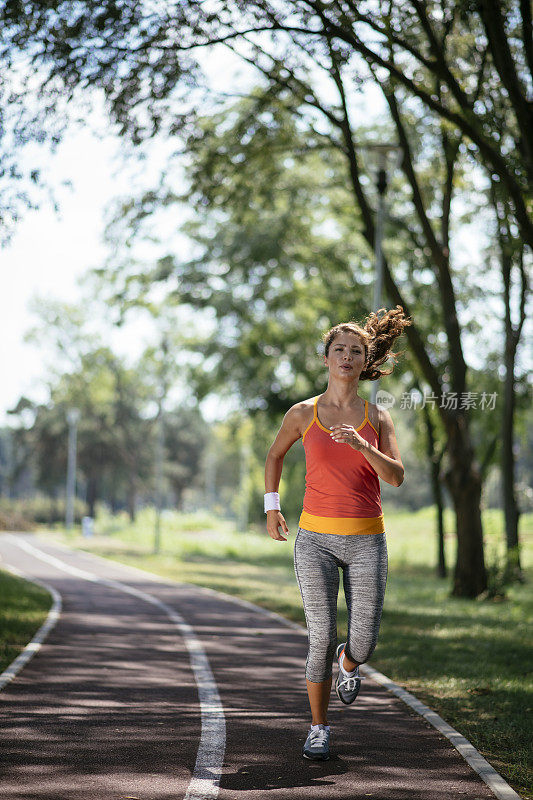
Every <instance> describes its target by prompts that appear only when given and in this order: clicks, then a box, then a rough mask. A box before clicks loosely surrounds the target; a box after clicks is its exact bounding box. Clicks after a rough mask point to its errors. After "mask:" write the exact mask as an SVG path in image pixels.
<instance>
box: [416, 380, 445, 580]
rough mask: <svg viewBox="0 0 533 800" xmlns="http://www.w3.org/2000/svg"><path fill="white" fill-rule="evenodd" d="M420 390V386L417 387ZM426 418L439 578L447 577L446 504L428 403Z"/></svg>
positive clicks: (425, 412) (440, 457)
mask: <svg viewBox="0 0 533 800" xmlns="http://www.w3.org/2000/svg"><path fill="white" fill-rule="evenodd" d="M416 388H417V389H418V390H419V391H422V390H421V389H420V386H418V385H417V387H416ZM424 420H425V423H426V432H427V439H426V441H427V454H428V460H429V463H430V471H431V493H432V495H433V502H434V503H435V507H436V509H437V575H438V577H439V578H445V577H446V557H445V554H444V504H443V500H442V487H441V483H440V481H441V477H440V466H441V462H442V451H441V454H440V455H439V454H438V453H437V452H435V433H434V425H433V422H432V421H431V416H430V413H429V409H428V406H427V405H424Z"/></svg>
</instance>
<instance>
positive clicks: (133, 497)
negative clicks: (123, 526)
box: [128, 482, 137, 522]
mask: <svg viewBox="0 0 533 800" xmlns="http://www.w3.org/2000/svg"><path fill="white" fill-rule="evenodd" d="M136 511H137V487H136V486H135V483H134V482H131V483H130V485H129V487H128V515H129V518H130V522H135V513H136Z"/></svg>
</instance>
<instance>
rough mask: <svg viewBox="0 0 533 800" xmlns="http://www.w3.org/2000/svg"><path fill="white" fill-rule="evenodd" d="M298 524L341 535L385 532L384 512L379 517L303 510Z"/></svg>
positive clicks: (305, 528)
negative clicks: (340, 515) (315, 512)
mask: <svg viewBox="0 0 533 800" xmlns="http://www.w3.org/2000/svg"><path fill="white" fill-rule="evenodd" d="M298 524H299V526H300V528H303V529H304V530H306V531H314V532H315V533H335V534H337V535H341V536H354V535H361V534H369V533H385V519H384V517H383V514H380V516H379V517H319V516H317V515H316V514H308V512H307V511H302V514H301V516H300V521H299V523H298Z"/></svg>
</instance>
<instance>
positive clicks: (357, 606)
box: [294, 528, 387, 683]
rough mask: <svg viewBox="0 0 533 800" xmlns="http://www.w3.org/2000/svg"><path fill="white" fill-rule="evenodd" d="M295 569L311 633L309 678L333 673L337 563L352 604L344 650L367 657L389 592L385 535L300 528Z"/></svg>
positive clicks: (349, 654)
mask: <svg viewBox="0 0 533 800" xmlns="http://www.w3.org/2000/svg"><path fill="white" fill-rule="evenodd" d="M294 568H295V572H296V577H297V579H298V584H299V586H300V592H301V594H302V600H303V605H304V612H305V619H306V622H307V633H308V636H309V652H308V656H307V664H306V669H305V676H306V678H307V679H308V680H310V681H313V682H314V683H319V682H321V681H325V680H326V679H327V678H329V677H330V675H331V672H332V664H333V659H334V657H335V649H336V646H337V595H338V592H339V568H340V569H342V573H343V586H344V595H345V598H346V605H347V608H348V636H347V639H346V655H347V657H348V658H349V659H350V660H351V661H358V662H359V663H360V664H363V663H364V662H365V661H368V659H369V658H370V656H371V655H372V653H373V652H374V648H375V646H376V643H377V640H378V633H379V623H380V621H381V611H382V609H383V599H384V597H385V584H386V582H387V542H386V538H385V534H384V533H372V534H366V535H358V534H356V535H352V536H343V535H336V534H332V533H316V532H315V531H306V530H304V529H302V528H298V534H297V536H296V542H295V544H294Z"/></svg>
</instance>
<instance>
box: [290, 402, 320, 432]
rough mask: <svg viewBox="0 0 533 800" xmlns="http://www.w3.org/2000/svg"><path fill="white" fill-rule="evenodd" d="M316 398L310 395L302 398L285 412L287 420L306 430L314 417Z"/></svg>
mask: <svg viewBox="0 0 533 800" xmlns="http://www.w3.org/2000/svg"><path fill="white" fill-rule="evenodd" d="M314 404H315V398H314V397H310V398H308V399H307V400H300V402H299V403H295V404H294V405H293V406H291V407H290V408H289V410H288V411H287V413H286V414H285V419H286V420H287V422H289V423H292V424H295V425H297V426H298V427H299V428H300V429H301V430H305V428H307V426H308V425H309V423H310V422H311V420H312V418H313V413H314V411H313V408H314Z"/></svg>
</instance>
